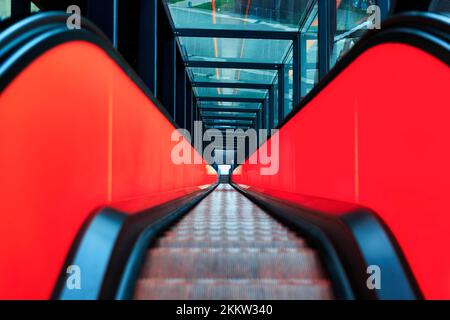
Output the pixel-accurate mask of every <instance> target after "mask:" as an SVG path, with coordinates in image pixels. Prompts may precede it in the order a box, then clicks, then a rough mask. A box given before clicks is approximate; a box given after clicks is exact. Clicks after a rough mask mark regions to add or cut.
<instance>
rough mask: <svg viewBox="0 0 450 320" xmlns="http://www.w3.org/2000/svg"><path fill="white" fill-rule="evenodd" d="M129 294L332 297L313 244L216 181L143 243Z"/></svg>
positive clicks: (144, 296)
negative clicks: (142, 255) (189, 208)
mask: <svg viewBox="0 0 450 320" xmlns="http://www.w3.org/2000/svg"><path fill="white" fill-rule="evenodd" d="M134 297H135V299H242V300H245V299H250V300H253V299H332V298H333V290H332V287H331V284H330V281H329V280H328V279H327V277H326V274H325V272H324V270H323V268H322V265H321V262H320V260H319V258H318V255H317V252H316V251H315V250H313V249H312V248H310V247H309V246H308V245H307V243H306V242H305V240H304V239H302V238H301V237H299V236H298V235H297V234H296V233H294V232H292V231H291V230H289V229H287V228H285V227H284V226H283V225H281V224H280V223H279V222H277V221H276V220H274V219H273V218H272V217H270V216H269V215H268V214H267V213H265V212H264V211H263V210H261V209H260V208H259V207H257V206H256V205H255V204H253V203H252V202H251V201H249V200H248V199H247V198H245V197H244V196H242V195H241V194H240V193H238V192H237V191H235V190H234V189H233V188H232V187H231V186H230V185H224V184H222V185H219V187H218V188H217V189H216V190H215V191H213V192H212V193H211V194H210V195H209V196H208V197H206V198H205V199H204V200H203V201H201V202H200V204H199V205H197V206H196V207H195V208H194V209H193V210H192V211H191V212H190V213H189V214H187V215H186V216H185V217H184V218H183V219H181V221H179V222H178V223H177V224H175V225H174V226H173V227H172V228H171V229H170V230H168V231H167V232H165V233H164V234H163V235H162V236H161V237H160V238H159V239H158V240H157V241H156V242H155V244H154V246H153V247H152V248H150V249H149V251H148V253H147V256H146V259H145V262H144V264H143V266H142V270H141V275H140V279H139V280H138V281H137V285H136V288H135V295H134Z"/></svg>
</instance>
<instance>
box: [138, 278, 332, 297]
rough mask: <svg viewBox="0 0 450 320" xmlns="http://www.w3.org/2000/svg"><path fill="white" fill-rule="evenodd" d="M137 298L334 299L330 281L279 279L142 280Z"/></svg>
mask: <svg viewBox="0 0 450 320" xmlns="http://www.w3.org/2000/svg"><path fill="white" fill-rule="evenodd" d="M134 298H135V299H142V300H154V299H167V300H174V299H175V300H185V299H194V300H210V299H212V300H214V299H217V300H267V299H274V298H276V299H282V300H329V299H333V294H332V289H331V284H330V282H329V281H327V280H314V281H312V280H282V281H280V280H278V279H275V280H273V279H239V280H235V279H229V280H223V279H196V280H184V279H141V280H139V281H138V283H137V286H136V289H135V293H134Z"/></svg>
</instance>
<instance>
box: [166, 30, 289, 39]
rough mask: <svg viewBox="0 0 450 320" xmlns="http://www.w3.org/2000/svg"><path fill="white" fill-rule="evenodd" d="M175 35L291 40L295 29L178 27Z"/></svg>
mask: <svg viewBox="0 0 450 320" xmlns="http://www.w3.org/2000/svg"><path fill="white" fill-rule="evenodd" d="M174 33H175V35H176V36H177V37H196V38H197V37H199V38H232V39H272V40H292V39H294V38H295V37H296V35H297V32H296V31H276V30H245V29H199V28H178V29H175V30H174Z"/></svg>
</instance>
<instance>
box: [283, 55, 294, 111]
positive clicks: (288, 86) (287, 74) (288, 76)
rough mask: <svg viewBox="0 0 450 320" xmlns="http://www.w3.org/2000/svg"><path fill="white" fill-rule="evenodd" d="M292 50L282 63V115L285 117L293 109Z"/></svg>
mask: <svg viewBox="0 0 450 320" xmlns="http://www.w3.org/2000/svg"><path fill="white" fill-rule="evenodd" d="M293 59H294V57H293V54H292V50H291V51H290V52H289V54H288V55H287V58H286V61H285V62H284V65H285V68H284V115H285V116H286V115H287V114H288V113H289V112H291V110H292V108H293V100H294V65H293Z"/></svg>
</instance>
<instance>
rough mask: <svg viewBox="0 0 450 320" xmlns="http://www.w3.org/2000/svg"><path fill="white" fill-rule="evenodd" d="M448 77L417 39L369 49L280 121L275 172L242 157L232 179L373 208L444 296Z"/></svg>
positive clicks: (291, 195)
mask: <svg viewBox="0 0 450 320" xmlns="http://www.w3.org/2000/svg"><path fill="white" fill-rule="evenodd" d="M449 83H450V72H449V69H448V67H447V65H445V64H444V63H442V62H441V61H440V60H438V59H436V58H434V57H433V56H431V55H429V54H428V53H425V52H424V51H421V50H419V49H417V48H415V47H411V46H407V45H403V44H383V45H379V46H376V47H374V48H372V49H369V50H368V51H366V52H365V53H364V54H362V55H361V56H360V57H359V58H358V59H357V60H356V61H354V62H353V63H352V64H351V65H350V66H349V67H348V68H347V69H346V70H344V72H342V73H341V74H340V75H339V76H338V77H337V78H336V79H334V80H333V81H332V82H331V83H330V84H329V85H328V86H327V87H326V88H325V89H324V90H322V92H321V93H320V94H319V95H318V96H316V97H315V98H314V100H312V101H311V102H310V103H309V104H308V105H307V106H306V107H305V108H304V109H303V110H302V111H301V112H299V113H298V114H297V115H296V116H295V117H294V118H292V119H291V120H290V121H289V122H288V123H286V125H284V126H283V127H282V129H281V130H280V132H279V135H280V170H279V172H278V173H277V174H276V175H273V176H261V175H260V170H259V169H260V167H261V166H262V165H249V164H248V163H247V164H245V165H243V166H242V168H241V169H239V170H238V174H237V175H235V176H234V177H233V180H234V181H235V182H236V183H238V184H243V185H250V186H252V187H255V188H257V189H259V190H260V191H263V192H266V193H268V194H271V195H274V196H277V197H282V198H285V199H288V200H291V201H299V202H300V201H301V197H300V195H301V194H306V195H311V196H317V197H325V198H330V199H335V200H341V201H346V202H352V203H357V204H361V205H363V206H366V207H369V208H372V209H373V210H374V211H375V212H377V213H378V214H379V215H380V216H381V218H382V219H383V220H384V221H385V223H386V224H387V225H388V226H389V228H390V229H391V231H392V232H393V233H394V235H395V237H396V238H397V240H398V242H399V243H400V246H401V248H402V249H403V251H404V253H405V255H406V258H407V260H408V262H409V264H410V266H411V268H412V270H413V272H414V275H415V276H416V278H417V280H418V282H419V285H420V287H421V289H422V290H423V293H424V294H425V297H426V298H431V299H435V298H437V299H450V255H448V254H447V253H448V251H449V250H448V246H449V245H450V197H449V191H450V165H449V164H450V125H449V119H450V108H449V104H448V102H449V101H450V91H449V90H448V84H449ZM262 167H264V166H262ZM239 172H240V174H239Z"/></svg>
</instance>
